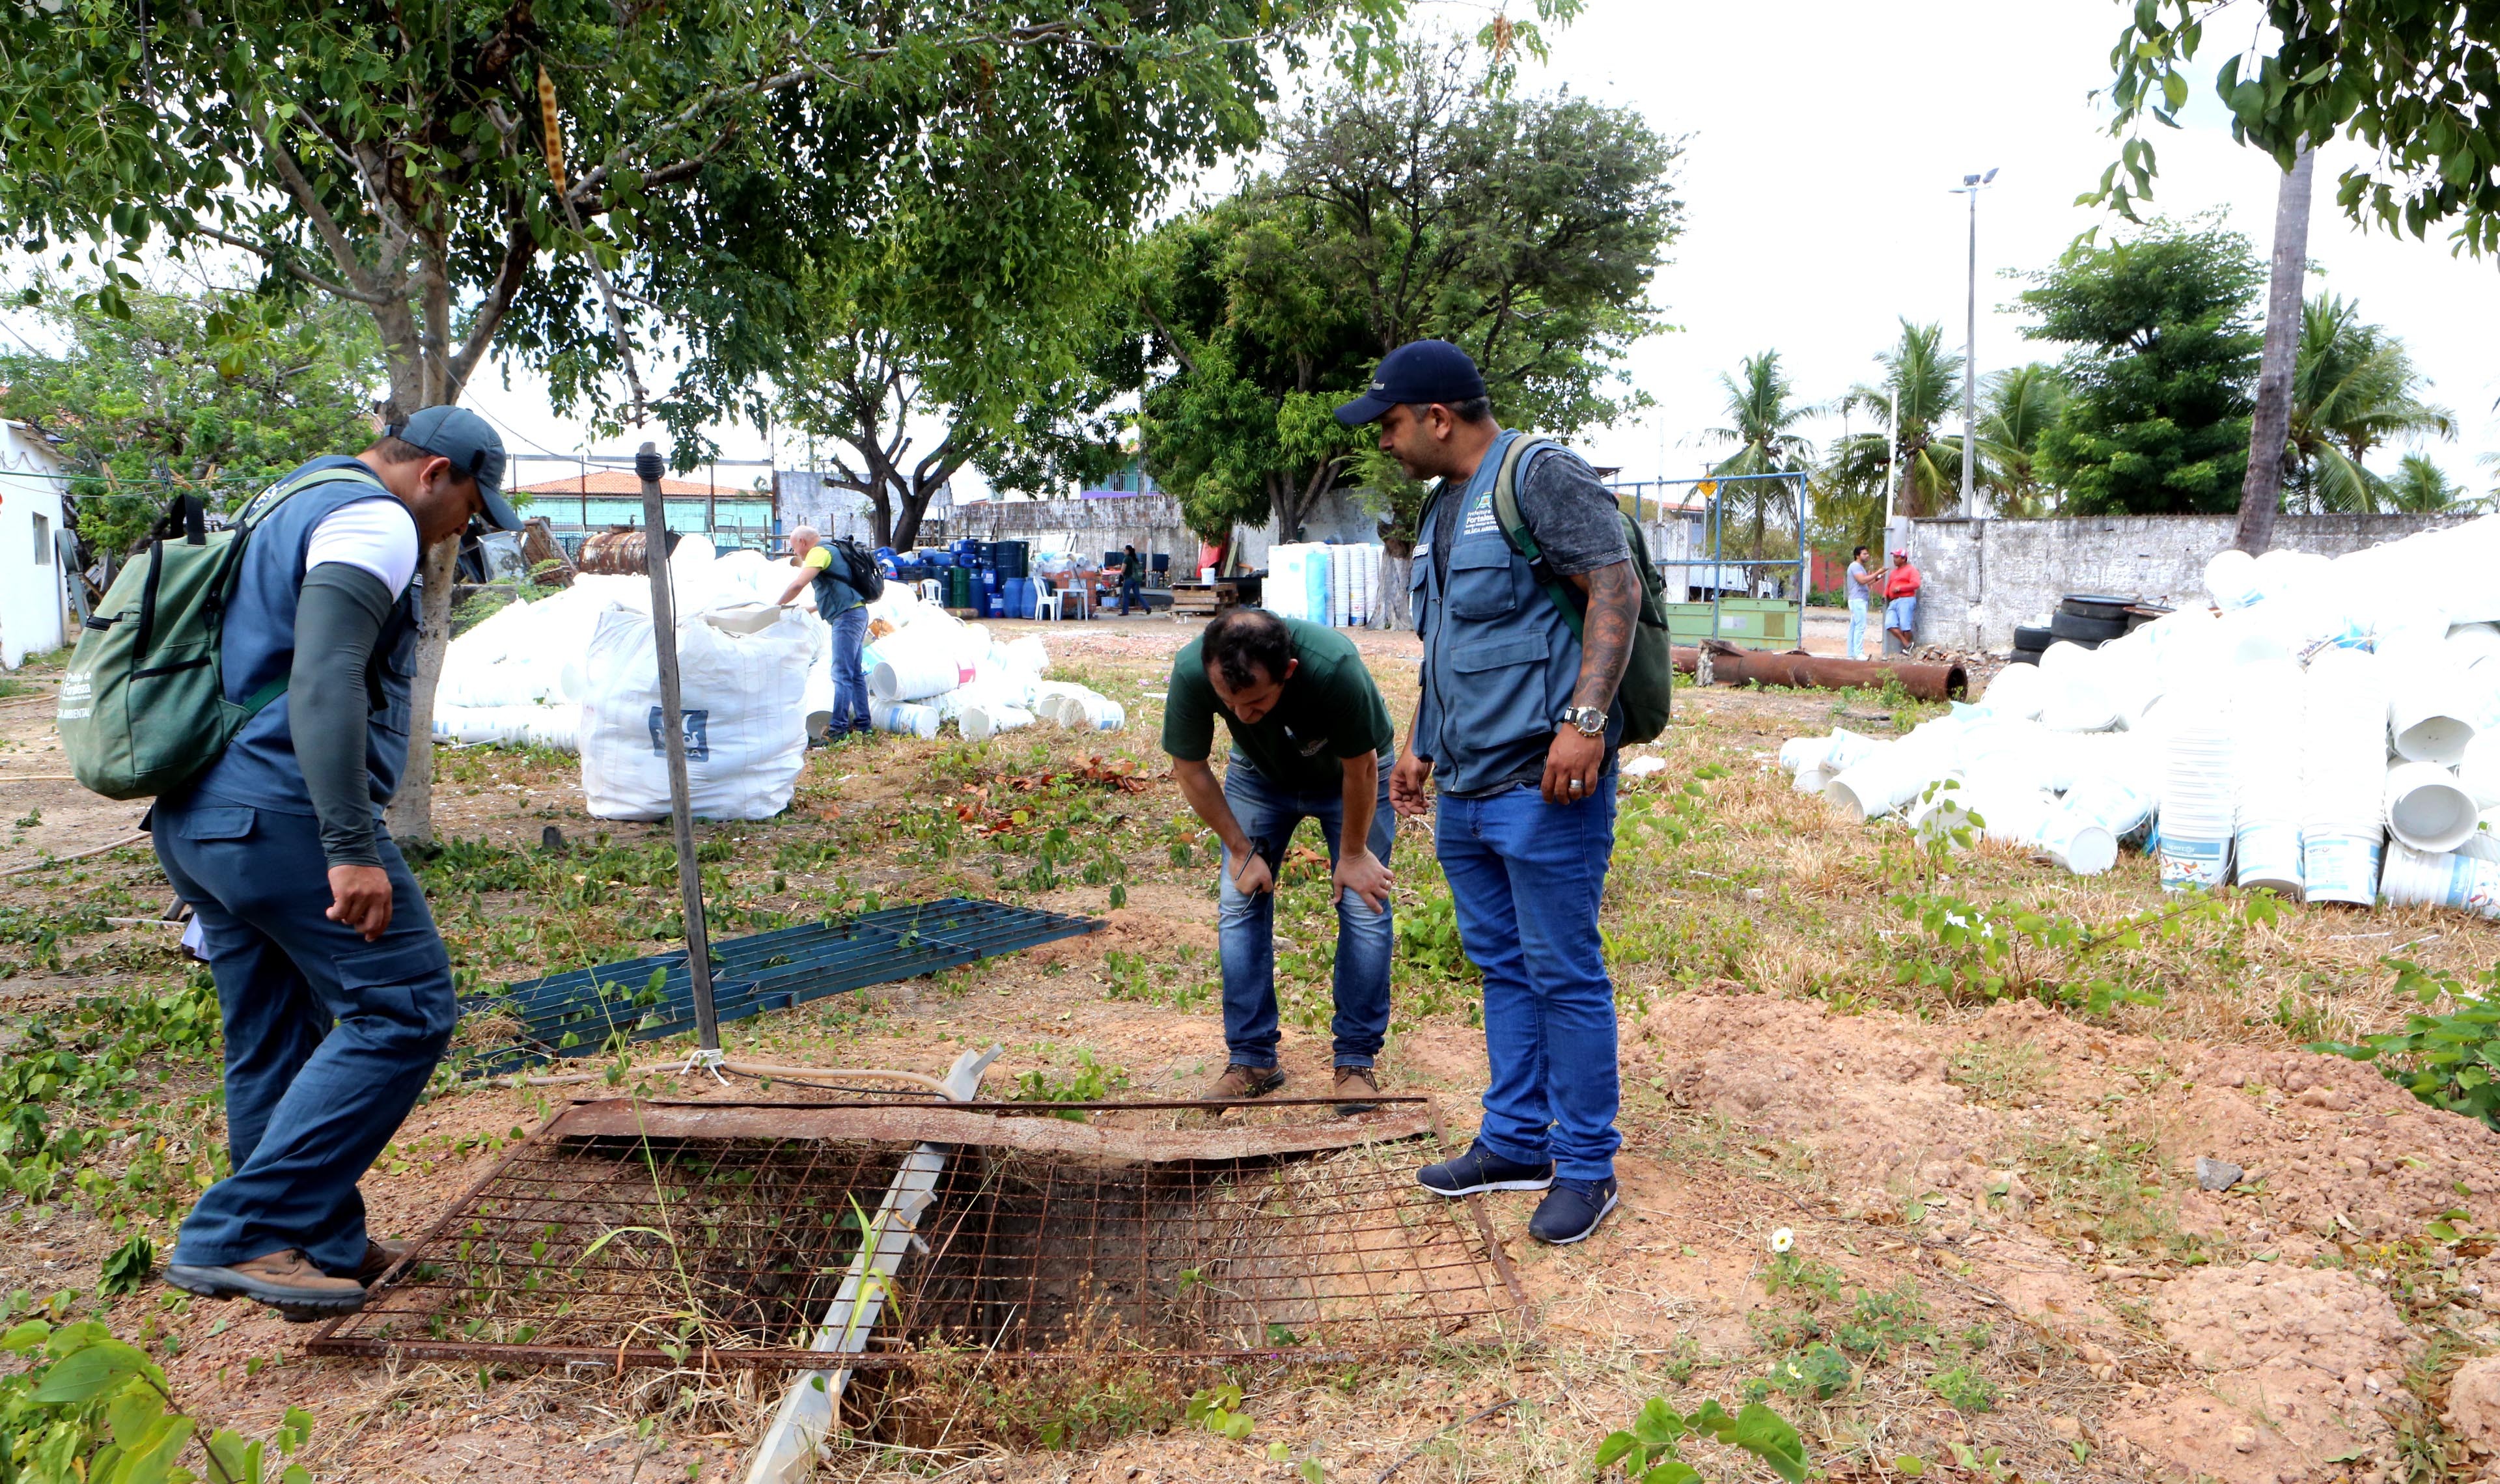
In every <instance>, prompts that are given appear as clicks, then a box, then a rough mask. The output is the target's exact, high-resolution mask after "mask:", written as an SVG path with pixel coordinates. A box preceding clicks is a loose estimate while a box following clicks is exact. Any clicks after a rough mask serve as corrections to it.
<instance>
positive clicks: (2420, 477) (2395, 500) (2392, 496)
mask: <svg viewBox="0 0 2500 1484" xmlns="http://www.w3.org/2000/svg"><path fill="white" fill-rule="evenodd" d="M2465 502H2466V494H2465V486H2464V485H2462V484H2459V483H2457V482H2456V481H2455V480H2454V479H2451V478H2449V477H2448V471H2447V470H2445V469H2442V468H2440V467H2439V466H2438V465H2437V464H2435V463H2432V462H2431V459H2430V455H2428V454H2426V453H2408V454H2406V455H2405V456H2404V457H2403V458H2402V459H2401V460H2399V461H2398V462H2397V464H2396V477H2395V478H2392V479H2389V480H2387V481H2386V486H2385V505H2386V508H2387V509H2389V510H2395V511H2417V512H2419V511H2445V510H2450V509H2451V508H2453V507H2455V506H2458V505H2461V504H2464V503H2465Z"/></svg>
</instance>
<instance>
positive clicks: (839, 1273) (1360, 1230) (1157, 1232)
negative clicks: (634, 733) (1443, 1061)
mask: <svg viewBox="0 0 2500 1484" xmlns="http://www.w3.org/2000/svg"><path fill="white" fill-rule="evenodd" d="M910 1147H911V1146H910V1145H908V1144H904V1143H869V1142H863V1141H855V1140H815V1139H788V1140H768V1139H754V1138H723V1139H713V1138H674V1139H663V1138H612V1137H610V1138H590V1139H581V1138H537V1139H533V1140H531V1141H529V1142H528V1143H525V1144H523V1145H521V1146H520V1147H519V1148H518V1149H516V1150H515V1151H514V1152H513V1153H512V1154H511V1155H510V1157H509V1158H508V1159H507V1161H506V1162H505V1164H504V1165H503V1166H502V1167H500V1168H499V1169H498V1170H497V1171H494V1173H492V1174H491V1175H490V1176H489V1177H488V1178H487V1179H486V1180H484V1181H483V1182H481V1183H480V1185H479V1186H478V1187H477V1189H476V1190H474V1191H473V1192H471V1194H470V1195H469V1196H468V1197H467V1198H466V1199H465V1200H464V1201H463V1202H462V1203H461V1204H459V1205H458V1206H457V1207H455V1208H454V1209H453V1210H452V1211H451V1212H450V1213H449V1214H448V1216H447V1217H446V1218H445V1220H444V1222H443V1223H441V1224H440V1225H439V1226H438V1228H437V1229H436V1231H435V1233H434V1234H432V1235H431V1236H430V1237H427V1238H426V1239H425V1240H424V1241H423V1242H422V1243H421V1244H420V1247H419V1250H418V1252H417V1253H416V1254H415V1256H414V1258H413V1259H412V1261H411V1263H410V1264H409V1265H408V1266H407V1267H405V1268H403V1270H401V1272H400V1273H399V1275H398V1276H397V1277H395V1278H394V1279H393V1280H392V1281H390V1282H388V1283H387V1284H385V1285H383V1286H382V1288H381V1289H380V1290H379V1291H378V1293H377V1294H376V1296H375V1299H374V1301H373V1302H372V1303H369V1304H368V1305H367V1306H366V1307H365V1309H364V1310H363V1311H362V1312H361V1313H358V1314H356V1315H353V1316H351V1317H349V1318H348V1319H346V1320H345V1321H343V1322H341V1323H338V1324H336V1325H334V1326H332V1327H331V1328H329V1329H328V1330H326V1331H325V1332H324V1333H323V1334H322V1335H321V1336H318V1337H317V1338H316V1339H315V1341H314V1343H313V1350H314V1351H315V1353H326V1354H361V1355H377V1354H388V1353H393V1352H397V1353H401V1354H407V1355H411V1356H432V1357H437V1358H445V1359H462V1360H472V1361H496V1360H502V1361H508V1362H513V1363H543V1362H556V1361H579V1360H602V1361H612V1362H613V1363H615V1364H617V1365H619V1366H623V1365H629V1364H630V1365H650V1364H683V1363H697V1362H700V1363H707V1364H711V1365H719V1366H753V1367H783V1368H788V1367H801V1368H804V1367H808V1366H812V1365H816V1364H819V1363H821V1359H822V1358H821V1356H817V1355H811V1354H810V1353H809V1350H808V1347H809V1346H810V1345H811V1343H812V1341H813V1340H814V1338H815V1336H816V1326H817V1325H818V1324H820V1323H821V1322H822V1321H823V1319H824V1318H825V1315H826V1310H827V1307H828V1305H829V1304H830V1303H833V1301H834V1300H835V1298H836V1295H837V1292H838V1291H839V1289H840V1287H841V1284H842V1279H843V1275H844V1273H845V1272H846V1271H848V1270H851V1269H852V1267H853V1264H854V1260H855V1259H856V1258H857V1256H858V1254H859V1252H860V1249H861V1246H862V1243H863V1237H864V1234H865V1232H866V1231H867V1229H869V1228H870V1227H872V1226H873V1225H874V1224H875V1222H876V1221H877V1212H878V1209H879V1205H880V1204H881V1203H882V1202H884V1201H885V1199H886V1195H887V1190H888V1187H889V1185H890V1184H891V1182H892V1181H893V1179H894V1176H895V1174H896V1171H897V1170H898V1169H899V1168H900V1167H901V1166H902V1164H903V1162H904V1160H905V1156H906V1155H907V1154H908V1153H909V1152H910ZM1430 1150H1431V1145H1430V1142H1429V1141H1426V1140H1407V1141H1405V1142H1403V1143H1400V1144H1385V1145H1384V1144H1369V1145H1362V1146H1358V1147H1355V1148H1351V1149H1344V1150H1339V1151H1335V1152H1332V1153H1329V1154H1324V1155H1320V1156H1316V1157H1309V1158H1285V1159H1275V1160H1242V1161H1234V1162H1226V1163H1220V1164H1212V1163H1189V1164H1157V1165H1142V1164H1116V1163H1105V1162H1098V1161H1093V1160H1089V1159H1084V1158H1077V1157H1071V1156H1067V1155H1060V1154H1039V1153H1029V1152H1023V1151H1017V1150H1009V1149H1003V1148H984V1147H961V1148H958V1149H956V1150H955V1151H954V1152H953V1153H952V1154H951V1155H949V1156H948V1157H947V1159H946V1161H945V1166H944V1170H943V1172H942V1173H941V1174H940V1176H939V1177H938V1183H937V1188H936V1192H935V1197H936V1199H935V1202H934V1204H932V1205H931V1206H930V1207H929V1209H928V1210H927V1211H926V1212H925V1213H923V1214H922V1215H921V1216H920V1218H919V1220H918V1222H917V1227H916V1230H917V1234H918V1236H919V1237H920V1239H921V1242H922V1243H925V1247H923V1246H921V1245H919V1244H915V1245H914V1248H913V1251H912V1252H911V1254H910V1255H908V1256H907V1257H906V1258H905V1261H904V1263H903V1265H902V1267H901V1270H899V1271H898V1272H897V1273H896V1275H895V1277H894V1278H893V1280H892V1282H891V1284H890V1285H888V1286H887V1287H886V1288H885V1291H884V1292H883V1295H882V1298H883V1303H882V1312H881V1314H880V1315H879V1316H878V1320H877V1323H876V1325H875V1328H874V1330H873V1331H872V1334H871V1336H870V1337H869V1341H868V1349H867V1353H865V1354H863V1355H861V1356H859V1357H858V1358H857V1359H856V1360H855V1361H853V1362H851V1363H850V1364H852V1365H854V1366H856V1367H859V1368H862V1369H877V1368H893V1367H911V1366H916V1365H921V1364H923V1363H925V1362H930V1361H936V1360H943V1359H946V1358H949V1357H953V1358H958V1359H960V1358H963V1357H967V1356H970V1355H978V1356H980V1357H983V1358H985V1359H987V1360H1018V1359H1025V1360H1035V1359H1045V1358H1051V1359H1056V1358H1069V1357H1078V1356H1102V1355H1106V1354H1119V1355H1133V1356H1145V1357H1156V1356H1160V1357H1168V1358H1192V1359H1200V1360H1210V1359H1219V1358H1224V1357H1241V1356H1247V1355H1253V1354H1257V1355H1275V1356H1280V1357H1283V1358H1288V1359H1290V1358H1296V1357H1301V1358H1308V1359H1312V1360H1323V1359H1339V1358H1361V1357H1376V1356H1380V1355H1385V1354H1390V1353H1398V1352H1403V1351H1411V1350H1413V1349H1416V1348H1419V1347H1421V1346H1424V1345H1426V1344H1429V1343H1432V1342H1435V1341H1452V1340H1456V1341H1465V1340H1476V1339H1482V1340H1488V1341H1490V1340H1492V1339H1494V1338H1496V1337H1497V1336H1499V1335H1500V1334H1501V1333H1502V1332H1503V1330H1504V1328H1505V1326H1506V1325H1507V1324H1508V1323H1509V1322H1510V1321H1511V1320H1512V1319H1513V1318H1514V1317H1515V1315H1516V1298H1515V1295H1514V1293H1513V1291H1511V1290H1510V1289H1509V1288H1508V1287H1507V1285H1506V1283H1505V1281H1504V1277H1503V1275H1502V1274H1501V1273H1500V1272H1499V1271H1498V1270H1497V1266H1496V1265H1497V1263H1498V1262H1499V1261H1501V1260H1500V1259H1499V1258H1498V1256H1497V1254H1496V1253H1495V1252H1494V1251H1493V1250H1492V1249H1491V1248H1490V1246H1489V1244H1488V1240H1487V1234H1486V1233H1485V1232H1484V1230H1483V1229H1482V1227H1481V1226H1480V1225H1479V1224H1478V1223H1477V1222H1476V1221H1475V1220H1474V1219H1473V1213H1472V1212H1471V1211H1470V1210H1469V1209H1468V1207H1466V1206H1465V1205H1464V1204H1459V1203H1451V1202H1446V1201H1443V1200H1442V1199H1441V1198H1439V1197H1437V1196H1434V1195H1432V1194H1431V1193H1430V1192H1428V1191H1425V1190H1423V1189H1421V1188H1420V1187H1418V1186H1417V1185H1416V1184H1415V1182H1414V1173H1413V1171H1414V1167H1415V1166H1416V1165H1417V1164H1419V1163H1421V1162H1423V1161H1424V1160H1425V1159H1428V1158H1430V1157H1431V1153H1430Z"/></svg>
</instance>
